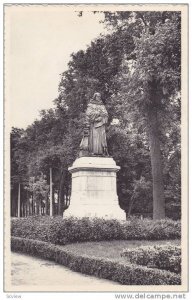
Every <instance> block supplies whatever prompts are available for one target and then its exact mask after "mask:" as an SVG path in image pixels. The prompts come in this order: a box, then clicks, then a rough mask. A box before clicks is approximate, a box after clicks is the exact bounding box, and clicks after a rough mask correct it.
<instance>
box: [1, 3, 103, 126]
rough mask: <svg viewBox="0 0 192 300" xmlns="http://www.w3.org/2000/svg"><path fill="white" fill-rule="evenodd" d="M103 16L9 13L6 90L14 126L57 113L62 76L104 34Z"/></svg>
mask: <svg viewBox="0 0 192 300" xmlns="http://www.w3.org/2000/svg"><path fill="white" fill-rule="evenodd" d="M101 19H102V16H101V14H93V13H92V12H85V13H84V14H83V16H82V17H78V13H77V12H74V11H66V10H65V9H64V8H61V7H60V8H59V9H58V7H57V8H54V7H51V8H50V7H27V6H26V7H14V9H13V8H11V7H8V8H7V10H6V11H5V20H6V21H5V38H6V43H5V45H6V47H5V50H6V51H5V53H6V59H5V73H6V74H5V75H7V76H5V84H6V90H7V91H8V92H7V97H6V101H8V102H9V105H10V126H14V127H19V128H26V127H27V126H28V125H30V124H32V122H33V121H34V120H35V119H37V118H38V117H39V111H40V110H41V109H48V108H51V107H53V100H54V99H55V98H56V97H57V96H58V85H59V82H60V78H61V76H60V74H61V73H62V72H63V71H65V70H66V69H67V63H68V62H69V60H70V54H71V53H72V52H77V51H78V50H80V49H86V47H87V45H89V44H90V42H91V40H93V39H95V38H96V37H98V36H99V34H100V33H102V32H104V26H103V24H101V23H99V20H101Z"/></svg>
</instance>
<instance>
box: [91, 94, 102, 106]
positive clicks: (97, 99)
mask: <svg viewBox="0 0 192 300" xmlns="http://www.w3.org/2000/svg"><path fill="white" fill-rule="evenodd" d="M90 103H94V104H103V102H102V100H101V94H100V93H98V92H96V93H95V94H94V95H93V98H92V99H91V101H90Z"/></svg>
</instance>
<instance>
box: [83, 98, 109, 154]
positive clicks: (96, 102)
mask: <svg viewBox="0 0 192 300" xmlns="http://www.w3.org/2000/svg"><path fill="white" fill-rule="evenodd" d="M107 121H108V113H107V110H106V108H105V106H104V104H103V102H102V100H101V94H100V93H95V94H94V96H93V98H92V99H91V100H90V102H89V104H88V107H87V110H86V121H85V127H84V136H83V139H82V141H81V144H80V153H79V156H88V155H90V156H92V155H93V156H108V151H107V140H106V132H105V126H106V124H107Z"/></svg>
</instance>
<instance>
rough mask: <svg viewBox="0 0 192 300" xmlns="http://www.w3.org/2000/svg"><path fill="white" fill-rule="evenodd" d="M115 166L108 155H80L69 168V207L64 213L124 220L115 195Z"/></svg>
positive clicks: (116, 170)
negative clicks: (70, 179) (70, 185)
mask: <svg viewBox="0 0 192 300" xmlns="http://www.w3.org/2000/svg"><path fill="white" fill-rule="evenodd" d="M119 169H120V167H118V166H117V165H116V163H115V161H114V160H113V158H111V157H80V158H78V159H76V160H75V162H74V163H73V166H72V167H70V168H69V171H70V172H71V173H72V191H71V201H70V206H69V208H68V209H67V210H65V212H64V217H65V216H75V217H102V218H106V219H113V218H115V219H120V220H125V219H126V217H125V212H124V211H123V210H122V209H121V208H120V206H119V204H118V197H117V188H116V186H117V183H116V173H117V172H118V170H119Z"/></svg>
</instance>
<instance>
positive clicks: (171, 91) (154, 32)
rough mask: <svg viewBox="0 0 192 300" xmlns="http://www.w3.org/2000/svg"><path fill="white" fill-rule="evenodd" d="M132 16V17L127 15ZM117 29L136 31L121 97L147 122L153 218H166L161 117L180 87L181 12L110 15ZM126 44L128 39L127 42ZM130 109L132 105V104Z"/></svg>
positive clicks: (111, 22) (107, 16)
mask: <svg viewBox="0 0 192 300" xmlns="http://www.w3.org/2000/svg"><path fill="white" fill-rule="evenodd" d="M127 17H128V18H127ZM106 22H107V23H108V24H110V25H111V26H114V29H116V31H122V32H132V33H133V36H134V52H133V54H134V55H133V56H132V58H133V61H132V62H131V64H130V65H128V64H127V67H126V61H128V60H129V58H128V59H127V57H126V56H125V59H124V68H122V72H121V73H120V74H119V75H120V78H119V79H120V81H121V88H120V94H121V95H120V97H119V98H122V99H123V100H124V101H126V102H131V104H132V106H134V109H135V111H136V112H137V111H138V112H139V114H137V118H140V119H142V120H143V121H144V123H145V126H146V131H147V133H148V140H149V145H150V154H151V167H152V178H153V218H154V219H161V218H164V217H165V198H164V184H163V166H162V157H161V147H160V146H161V141H160V123H161V119H160V116H161V114H162V113H165V110H166V108H167V107H169V106H170V103H171V99H172V98H174V97H176V95H177V93H178V91H179V90H180V71H181V69H180V67H181V62H180V51H181V41H180V39H181V37H180V28H181V23H180V22H181V20H180V14H179V13H177V12H175V13H174V12H133V13H132V14H129V15H128V16H127V15H125V14H124V13H121V12H120V13H115V14H109V13H108V14H106ZM125 43H126V41H125ZM128 107H129V108H130V105H128Z"/></svg>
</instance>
